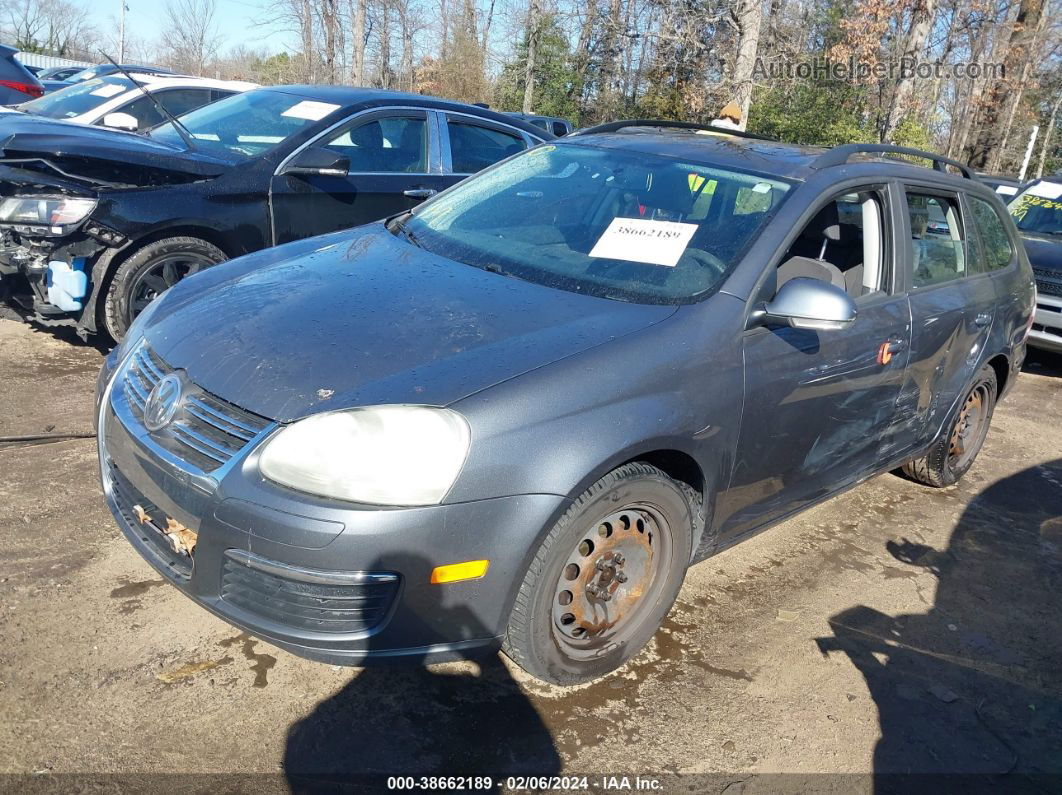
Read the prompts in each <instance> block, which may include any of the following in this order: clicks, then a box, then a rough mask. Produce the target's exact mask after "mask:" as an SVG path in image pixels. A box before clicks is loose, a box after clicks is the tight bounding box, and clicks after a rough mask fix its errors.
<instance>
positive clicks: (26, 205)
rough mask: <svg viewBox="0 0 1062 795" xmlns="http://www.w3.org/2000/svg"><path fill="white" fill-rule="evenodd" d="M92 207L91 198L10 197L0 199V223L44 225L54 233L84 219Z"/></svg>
mask: <svg viewBox="0 0 1062 795" xmlns="http://www.w3.org/2000/svg"><path fill="white" fill-rule="evenodd" d="M95 206H96V200H95V199H75V198H70V197H66V196H60V197H54V198H29V197H18V196H12V197H10V198H7V199H4V200H3V201H2V202H0V223H3V224H17V225H23V224H25V225H27V226H46V227H48V231H49V232H51V233H52V234H57V235H58V234H62V233H64V232H65V231H66V228H67V227H69V226H72V225H74V224H77V223H80V222H81V221H83V220H85V218H87V217H88V214H89V213H91V212H92V210H93V208H95Z"/></svg>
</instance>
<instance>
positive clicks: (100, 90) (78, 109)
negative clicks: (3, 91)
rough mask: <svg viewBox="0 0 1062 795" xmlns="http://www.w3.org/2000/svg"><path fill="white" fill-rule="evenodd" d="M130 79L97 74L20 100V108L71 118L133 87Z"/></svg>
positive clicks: (36, 113)
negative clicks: (49, 92)
mask: <svg viewBox="0 0 1062 795" xmlns="http://www.w3.org/2000/svg"><path fill="white" fill-rule="evenodd" d="M135 87H136V86H135V84H134V83H133V81H132V80H129V79H128V78H125V77H120V76H117V75H116V76H113V77H97V78H94V79H92V80H86V81H85V82H84V83H76V84H74V85H72V86H69V87H67V88H61V89H59V90H58V91H53V92H52V93H51V94H45V95H44V96H43V97H40V98H39V99H34V100H30V101H29V102H23V103H22V104H21V105H18V106H17V107H18V109H19V110H24V111H25V112H26V113H32V114H33V115H34V116H46V117H47V118H49V119H72V118H74V116H80V115H81V114H82V113H88V112H89V111H93V110H95V109H96V108H98V107H99V106H100V105H102V104H103V103H104V102H109V101H110V100H112V99H114V97H116V96H118V95H119V94H124V93H125V92H126V91H128V90H129V89H131V88H135Z"/></svg>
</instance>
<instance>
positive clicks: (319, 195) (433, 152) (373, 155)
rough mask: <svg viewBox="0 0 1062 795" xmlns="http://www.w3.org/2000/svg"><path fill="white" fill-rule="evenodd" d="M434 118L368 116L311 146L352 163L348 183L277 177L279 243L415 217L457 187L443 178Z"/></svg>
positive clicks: (396, 113) (402, 112)
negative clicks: (405, 214)
mask: <svg viewBox="0 0 1062 795" xmlns="http://www.w3.org/2000/svg"><path fill="white" fill-rule="evenodd" d="M433 128H434V114H431V113H428V112H427V111H424V110H417V109H408V110H407V109H391V110H380V111H375V112H372V113H363V114H359V115H357V116H356V117H355V118H353V119H351V120H350V121H349V122H348V123H346V124H343V125H341V126H339V127H337V128H334V129H333V130H330V131H328V132H326V133H324V134H323V135H322V136H321V137H320V138H318V139H316V140H314V141H313V142H311V144H310V145H312V146H315V147H322V148H325V149H329V150H332V151H334V152H336V153H337V154H340V155H343V156H344V157H346V158H348V159H349V161H350V168H349V170H348V172H347V174H346V175H344V176H326V175H302V174H281V175H276V176H274V177H273V180H272V185H271V192H270V207H271V210H272V214H273V235H274V243H276V244H280V243H286V242H288V241H290V240H298V239H300V238H304V237H311V236H313V235H321V234H325V233H327V232H334V231H337V230H339V229H347V228H349V227H352V226H358V225H360V224H365V223H369V222H370V221H376V220H379V219H380V218H385V217H387V216H389V215H394V214H395V213H399V212H402V211H404V210H408V209H411V208H413V207H415V206H416V205H417V204H419V203H420V202H422V201H423V200H424V199H426V198H428V197H429V196H432V195H434V194H435V193H437V192H439V191H440V190H443V189H444V188H446V187H449V186H450V185H452V184H453V183H454V182H456V181H457V180H456V179H455V178H454V177H452V176H449V175H447V174H444V173H442V168H441V164H440V160H439V151H438V150H439V147H438V145H437V144H433V143H432V142H433V141H437V140H438V135H437V134H434V133H433Z"/></svg>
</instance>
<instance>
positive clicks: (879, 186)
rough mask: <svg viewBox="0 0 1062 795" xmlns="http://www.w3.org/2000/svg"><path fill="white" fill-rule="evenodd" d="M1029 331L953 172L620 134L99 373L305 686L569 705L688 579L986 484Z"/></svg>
mask: <svg viewBox="0 0 1062 795" xmlns="http://www.w3.org/2000/svg"><path fill="white" fill-rule="evenodd" d="M890 154H899V155H903V156H905V157H906V158H908V160H910V159H911V158H915V157H917V158H923V159H924V160H925V161H927V162H928V163H929V164H930V165H931V166H932V167H931V168H927V167H922V166H918V165H914V164H913V163H911V162H908V160H900V159H895V158H888V157H883V155H890ZM1033 309H1034V288H1033V274H1032V271H1031V269H1030V266H1029V262H1028V260H1027V259H1026V254H1025V252H1024V250H1023V248H1022V245H1021V242H1020V240H1019V238H1018V234H1017V231H1016V230H1015V227H1014V223H1013V221H1012V220H1011V218H1010V216H1009V215H1008V214H1007V212H1006V210H1005V208H1004V206H1003V204H1002V203H1001V202H1000V200H999V198H997V197H996V195H995V194H994V193H993V192H992V191H991V189H989V188H988V187H986V186H985V185H983V184H982V183H981V182H979V181H978V180H977V179H976V178H975V176H974V175H973V174H972V172H970V171H969V170H968V169H967V168H966V167H964V166H961V165H960V164H958V163H955V162H953V161H948V160H945V159H943V158H941V157H938V156H936V155H932V154H929V153H925V152H917V151H913V150H906V149H899V148H897V147H890V146H884V145H847V146H840V147H837V148H834V149H830V150H821V149H810V148H803V147H797V146H791V145H786V144H781V143H776V142H772V141H766V140H762V139H757V138H755V137H753V136H749V135H743V134H736V133H730V132H722V131H712V130H711V129H706V128H698V127H696V126H694V125H683V124H679V123H669V122H650V121H635V122H617V123H613V124H608V125H603V126H600V127H596V128H591V129H588V130H585V131H582V132H580V133H577V134H575V135H573V136H571V137H570V138H566V139H564V141H557V142H552V143H549V144H544V145H540V146H538V147H537V148H534V149H531V150H528V151H527V152H525V153H523V154H520V155H517V156H515V157H512V158H510V159H508V160H505V161H503V162H501V163H500V164H498V165H496V166H494V167H492V168H490V169H488V170H487V171H485V172H483V173H481V174H480V175H478V176H475V177H471V178H469V179H467V180H466V181H464V182H462V183H460V184H459V185H456V186H454V187H453V188H450V189H448V190H446V191H444V192H442V193H440V194H439V195H438V196H436V197H434V198H432V199H431V200H429V201H427V202H425V203H424V204H423V205H421V206H419V207H418V208H416V209H415V210H413V211H411V212H404V213H402V214H400V215H397V216H394V217H392V218H390V219H388V220H386V221H382V222H379V223H373V224H369V225H367V226H362V227H360V228H357V229H354V230H348V231H344V232H338V233H334V234H331V235H328V236H325V237H318V238H313V239H309V240H303V241H300V242H295V243H291V244H289V245H285V246H281V247H279V248H275V249H270V250H266V251H262V252H258V253H255V254H252V255H249V256H246V257H241V258H239V259H236V260H233V261H231V262H228V263H225V264H223V265H218V266H215V267H213V268H210V269H207V270H204V271H203V272H201V273H199V274H197V275H195V276H194V277H192V278H189V279H186V280H184V281H181V282H179V283H178V284H177V285H176V286H174V287H173V288H172V289H170V290H169V291H168V292H167V293H165V294H164V296H163V297H162V298H161V299H159V300H157V301H155V302H153V303H151V304H150V305H149V306H148V308H147V309H146V310H145V311H144V312H143V314H141V315H140V316H139V318H138V320H137V321H136V322H135V324H134V325H133V327H132V328H131V329H130V331H129V333H128V335H127V336H126V338H125V340H124V341H123V343H122V345H121V346H120V347H119V348H118V349H117V350H115V351H114V352H113V353H112V354H111V355H110V356H109V357H108V359H107V362H106V366H105V367H104V368H103V371H102V373H101V375H100V380H99V398H98V400H99V408H98V423H99V454H100V464H101V471H102V478H103V487H104V491H105V494H106V499H107V503H108V505H109V506H110V509H111V511H112V513H113V514H114V517H115V519H116V521H117V522H118V524H119V525H120V527H121V529H122V531H123V533H124V534H125V535H126V537H127V538H128V539H129V541H130V543H132V544H133V546H134V547H135V548H136V549H137V551H138V552H139V553H140V554H141V555H143V557H144V558H145V559H147V561H148V562H150V563H151V565H152V566H154V567H155V568H156V569H157V570H158V571H159V572H161V573H162V574H163V575H164V576H165V577H166V578H168V580H169V581H170V582H172V583H173V584H174V585H175V586H176V587H177V588H179V589H180V590H181V591H182V592H184V593H185V594H186V595H188V596H189V597H190V598H192V599H193V600H195V601H196V602H198V603H199V604H200V605H202V606H203V607H205V608H206V609H207V610H210V611H211V612H213V613H215V614H216V615H218V616H220V617H222V618H223V619H225V620H226V621H229V622H231V623H232V624H234V625H236V626H238V627H241V628H243V629H244V630H246V631H248V632H251V633H254V634H255V635H257V636H259V637H261V638H265V639H268V640H269V641H270V642H272V643H275V644H276V645H278V646H281V647H283V648H285V649H288V650H290V651H292V652H294V653H295V654H299V655H302V656H305V657H309V658H312V659H316V660H322V661H327V662H330V663H339V664H349V665H355V664H358V665H360V664H363V663H367V662H372V661H379V660H388V659H406V660H416V661H418V662H432V661H438V660H444V659H453V658H455V657H466V656H471V655H473V654H475V653H477V652H485V651H492V650H497V649H498V648H501V649H503V650H504V651H505V653H506V654H508V655H509V657H511V658H512V659H513V660H514V661H515V662H516V663H517V664H519V665H520V666H522V667H523V668H524V669H526V670H527V671H529V672H530V673H531V674H533V675H534V676H536V677H539V678H541V679H543V680H546V681H549V682H553V683H558V684H562V685H568V684H574V683H577V682H583V681H586V680H589V679H593V678H595V677H600V676H602V675H604V674H607V673H608V672H610V671H612V670H614V669H615V668H617V667H618V666H620V665H621V664H622V663H623V662H624V661H625V660H627V659H629V658H630V657H631V656H632V655H634V654H635V653H637V652H638V650H639V649H641V648H642V647H643V646H644V645H645V644H646V643H647V642H648V641H649V640H650V639H651V638H652V637H653V634H654V633H655V632H656V630H657V629H658V627H659V626H660V623H661V621H662V620H663V619H664V617H665V615H666V614H667V612H668V610H669V609H670V608H671V606H672V603H673V602H674V600H675V596H676V594H677V593H678V591H679V587H680V586H681V585H682V581H683V577H684V574H685V572H686V569H687V567H689V566H690V565H691V564H692V563H694V562H696V561H699V560H702V559H704V558H706V557H708V556H709V555H712V554H714V553H716V552H718V551H720V550H722V549H724V548H725V547H727V546H728V545H731V544H733V543H735V542H736V541H739V540H741V539H743V538H747V537H748V536H749V535H751V534H753V533H755V532H757V531H759V530H762V529H764V528H765V527H768V526H770V525H772V524H774V523H777V522H778V521H780V520H782V519H784V518H786V517H788V516H791V515H793V514H794V513H796V512H798V511H801V510H803V509H805V508H807V507H809V506H811V505H814V504H816V503H818V502H821V501H822V500H825V499H827V498H829V497H831V496H832V495H835V494H838V493H839V492H842V491H844V490H845V489H847V488H849V487H851V486H854V485H856V484H858V483H860V482H861V481H864V480H866V479H867V478H870V477H873V476H874V475H877V474H879V473H883V472H887V471H889V470H900V469H902V470H903V472H904V473H906V475H907V476H908V477H911V478H914V479H915V480H917V481H920V482H922V483H925V484H926V485H928V486H946V485H948V484H951V483H954V482H955V481H956V480H958V479H959V478H960V477H962V475H963V474H964V473H965V472H966V471H967V470H968V469H969V468H970V466H971V464H972V463H973V461H974V459H975V457H976V456H977V453H978V451H979V450H980V448H981V445H982V443H983V441H984V439H985V435H986V434H987V433H988V428H989V423H990V421H991V419H992V410H993V408H994V406H995V404H996V401H997V400H999V399H1000V398H1001V397H1002V396H1003V395H1005V394H1006V393H1007V390H1008V389H1010V388H1011V386H1013V384H1014V381H1015V379H1016V378H1017V374H1018V371H1019V368H1020V366H1021V363H1022V359H1023V357H1024V355H1025V345H1026V337H1027V335H1028V333H1029V328H1030V322H1031V318H1032V315H1033Z"/></svg>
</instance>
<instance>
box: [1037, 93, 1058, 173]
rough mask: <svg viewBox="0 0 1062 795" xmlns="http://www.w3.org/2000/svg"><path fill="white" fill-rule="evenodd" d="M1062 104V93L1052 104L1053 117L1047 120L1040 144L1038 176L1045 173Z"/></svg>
mask: <svg viewBox="0 0 1062 795" xmlns="http://www.w3.org/2000/svg"><path fill="white" fill-rule="evenodd" d="M1060 104H1062V94H1059V95H1058V96H1057V97H1056V98H1055V104H1054V105H1052V106H1051V117H1050V118H1049V119H1048V120H1047V129H1046V130H1044V141H1043V143H1042V144H1040V162H1039V163H1038V164H1037V166H1036V178H1037V179H1040V177H1042V176H1043V175H1044V164H1045V163H1046V162H1047V152H1048V151H1049V150H1050V148H1051V138H1052V136H1053V135H1054V132H1055V121H1056V120H1057V119H1058V106H1059V105H1060Z"/></svg>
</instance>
